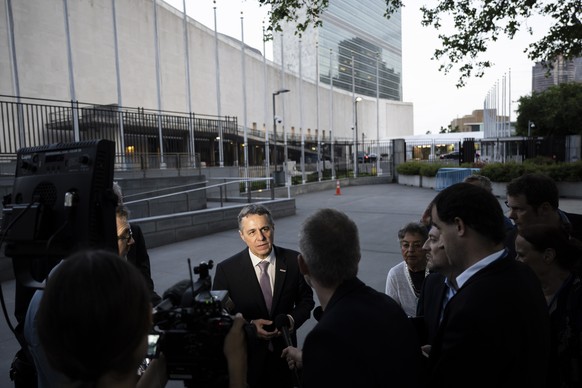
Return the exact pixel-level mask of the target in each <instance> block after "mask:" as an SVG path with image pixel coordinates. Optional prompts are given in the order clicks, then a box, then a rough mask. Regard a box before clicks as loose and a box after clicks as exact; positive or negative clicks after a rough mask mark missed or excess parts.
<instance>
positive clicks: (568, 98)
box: [516, 82, 582, 136]
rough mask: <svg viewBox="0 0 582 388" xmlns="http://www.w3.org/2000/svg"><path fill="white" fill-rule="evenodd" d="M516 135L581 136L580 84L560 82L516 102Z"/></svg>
mask: <svg viewBox="0 0 582 388" xmlns="http://www.w3.org/2000/svg"><path fill="white" fill-rule="evenodd" d="M517 114H518V116H517V124H516V130H517V134H518V135H521V136H527V134H528V124H531V123H533V125H531V126H530V130H531V135H532V136H549V135H558V136H562V135H573V134H582V84H579V83H574V82H573V83H563V84H559V85H556V86H552V87H550V88H548V89H547V90H545V91H543V92H541V93H533V95H531V96H524V97H521V98H520V99H519V108H518V109H517Z"/></svg>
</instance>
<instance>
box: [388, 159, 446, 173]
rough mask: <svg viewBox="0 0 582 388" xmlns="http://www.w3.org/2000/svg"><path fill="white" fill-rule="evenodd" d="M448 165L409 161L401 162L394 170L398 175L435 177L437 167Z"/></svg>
mask: <svg viewBox="0 0 582 388" xmlns="http://www.w3.org/2000/svg"><path fill="white" fill-rule="evenodd" d="M443 167H449V166H448V165H445V164H441V163H423V162H417V161H411V162H406V163H401V164H399V165H398V166H397V167H396V171H397V172H398V174H400V175H422V176H426V177H435V176H436V174H437V172H438V171H439V168H443Z"/></svg>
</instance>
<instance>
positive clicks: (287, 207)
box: [132, 198, 295, 248]
mask: <svg viewBox="0 0 582 388" xmlns="http://www.w3.org/2000/svg"><path fill="white" fill-rule="evenodd" d="M263 203H264V205H265V206H267V207H268V208H269V209H270V210H271V212H272V213H273V217H274V218H275V219H277V218H282V217H286V216H290V215H293V214H295V198H291V199H278V200H275V201H267V202H263ZM244 206H245V204H240V205H232V206H228V207H223V208H215V209H206V210H200V211H196V212H187V213H179V214H169V215H165V216H159V217H151V218H147V219H137V220H132V223H136V224H138V225H140V226H141V229H142V231H143V233H144V237H145V240H146V244H147V247H148V248H153V247H157V246H161V245H166V244H171V243H174V242H178V241H184V240H189V239H191V238H194V237H200V236H204V235H207V234H212V233H216V232H221V231H224V230H229V229H237V228H238V222H237V216H238V213H239V212H240V210H241V209H242V208H243V207H244Z"/></svg>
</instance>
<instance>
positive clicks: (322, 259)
mask: <svg viewBox="0 0 582 388" xmlns="http://www.w3.org/2000/svg"><path fill="white" fill-rule="evenodd" d="M299 250H300V251H301V255H302V256H303V258H304V260H305V263H306V264H307V267H308V268H309V273H310V275H311V276H312V277H313V278H314V279H316V280H317V281H318V282H319V283H320V284H321V285H322V286H324V287H335V286H338V285H340V284H341V283H343V282H344V281H345V280H347V279H352V278H355V277H356V276H357V274H358V263H359V262H360V257H361V254H360V239H359V236H358V227H357V226H356V224H355V222H354V221H352V220H351V219H350V218H349V217H348V216H347V215H345V214H344V213H342V212H340V211H337V210H334V209H320V210H318V211H316V212H315V213H313V214H312V215H311V216H309V217H308V218H307V219H306V220H305V221H304V223H303V225H302V228H301V231H300V232H299Z"/></svg>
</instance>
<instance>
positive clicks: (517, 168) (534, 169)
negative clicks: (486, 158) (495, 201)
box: [481, 161, 582, 182]
mask: <svg viewBox="0 0 582 388" xmlns="http://www.w3.org/2000/svg"><path fill="white" fill-rule="evenodd" d="M528 173H539V174H545V175H548V176H550V177H551V178H552V179H554V180H555V181H556V182H581V181H582V161H578V162H573V163H552V164H539V163H536V162H527V163H522V164H518V163H515V162H510V163H489V164H487V165H485V166H484V167H483V168H482V169H481V174H482V175H485V176H486V177H488V178H489V179H491V181H493V182H510V181H511V180H512V179H514V178H517V177H518V176H521V175H523V174H528Z"/></svg>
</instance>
